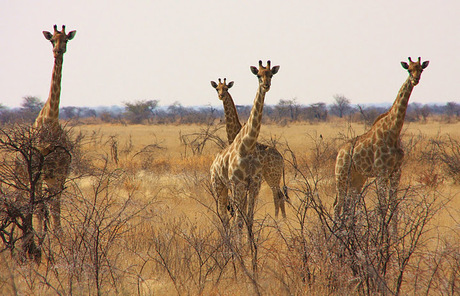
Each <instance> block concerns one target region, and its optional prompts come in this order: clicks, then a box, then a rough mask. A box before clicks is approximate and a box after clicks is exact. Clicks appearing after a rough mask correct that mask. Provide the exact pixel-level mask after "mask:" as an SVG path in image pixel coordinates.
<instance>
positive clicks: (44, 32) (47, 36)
mask: <svg viewBox="0 0 460 296" xmlns="http://www.w3.org/2000/svg"><path fill="white" fill-rule="evenodd" d="M43 36H45V38H46V40H51V38H53V34H51V33H50V32H48V31H43Z"/></svg>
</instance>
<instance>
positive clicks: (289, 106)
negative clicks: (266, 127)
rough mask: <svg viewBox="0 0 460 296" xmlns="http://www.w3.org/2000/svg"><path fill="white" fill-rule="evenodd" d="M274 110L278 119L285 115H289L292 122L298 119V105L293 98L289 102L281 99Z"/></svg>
mask: <svg viewBox="0 0 460 296" xmlns="http://www.w3.org/2000/svg"><path fill="white" fill-rule="evenodd" d="M275 108H276V110H277V111H278V116H279V118H280V119H281V118H282V117H283V115H285V114H289V116H290V119H291V120H292V121H296V120H297V119H298V116H299V109H300V105H299V104H298V103H297V98H293V99H291V100H283V99H281V100H280V101H279V102H278V105H276V107H275Z"/></svg>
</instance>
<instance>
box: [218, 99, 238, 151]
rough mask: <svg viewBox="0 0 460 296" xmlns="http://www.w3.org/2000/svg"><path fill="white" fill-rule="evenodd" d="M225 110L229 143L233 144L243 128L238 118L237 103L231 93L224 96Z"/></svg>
mask: <svg viewBox="0 0 460 296" xmlns="http://www.w3.org/2000/svg"><path fill="white" fill-rule="evenodd" d="M222 102H223V104H224V112H225V128H226V130H227V139H228V143H229V144H232V143H233V140H234V139H235V138H236V136H237V135H238V133H239V132H240V130H241V122H240V119H239V118H238V112H237V111H236V107H235V103H234V102H233V99H232V96H231V95H230V94H229V93H226V95H225V96H224V97H223V98H222Z"/></svg>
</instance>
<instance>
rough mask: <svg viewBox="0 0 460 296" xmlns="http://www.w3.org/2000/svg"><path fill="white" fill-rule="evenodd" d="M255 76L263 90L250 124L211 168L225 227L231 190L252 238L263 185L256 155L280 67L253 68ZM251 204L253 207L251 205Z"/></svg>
mask: <svg viewBox="0 0 460 296" xmlns="http://www.w3.org/2000/svg"><path fill="white" fill-rule="evenodd" d="M250 69H251V72H252V73H253V74H254V75H256V76H257V77H258V79H259V87H258V90H257V94H256V97H255V99H254V105H253V107H252V109H251V113H250V115H249V118H248V120H247V122H246V124H245V125H244V126H243V127H242V128H241V131H240V132H239V133H238V135H237V136H236V137H235V139H234V141H233V142H232V144H231V145H229V146H227V147H226V148H225V149H224V150H222V151H221V152H220V153H218V154H217V156H216V158H215V159H214V161H213V163H212V165H211V188H212V192H213V194H214V196H216V197H217V198H218V212H219V214H220V217H221V219H222V221H223V223H224V225H225V226H228V223H229V217H228V214H227V207H228V205H229V197H228V190H229V189H230V191H231V197H232V199H231V202H232V203H234V204H235V206H236V207H235V208H236V212H235V215H236V217H235V218H236V222H237V225H238V228H240V229H241V228H242V227H243V221H244V219H247V220H246V225H247V228H248V230H249V232H250V234H251V231H252V222H253V215H254V206H255V198H256V197H257V195H258V193H259V190H260V185H261V179H262V178H261V175H262V174H261V169H262V164H261V163H260V160H259V159H258V158H257V157H255V155H254V151H255V147H256V143H257V138H258V136H259V132H260V127H261V121H262V112H263V106H264V100H265V94H266V92H267V91H269V90H270V86H271V79H272V77H273V75H275V74H276V73H277V72H278V70H279V66H275V67H273V68H271V67H270V61H268V62H267V66H266V67H264V66H262V61H259V68H256V67H254V66H251V68H250ZM248 201H249V204H248Z"/></svg>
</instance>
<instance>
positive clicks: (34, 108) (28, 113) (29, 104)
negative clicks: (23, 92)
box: [21, 96, 45, 122]
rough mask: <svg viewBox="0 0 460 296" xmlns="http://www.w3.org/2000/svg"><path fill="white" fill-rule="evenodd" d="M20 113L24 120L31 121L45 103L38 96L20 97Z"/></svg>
mask: <svg viewBox="0 0 460 296" xmlns="http://www.w3.org/2000/svg"><path fill="white" fill-rule="evenodd" d="M22 100H23V101H22V103H21V113H22V114H21V115H22V118H23V119H24V120H25V121H26V122H33V121H34V120H35V118H36V117H37V115H38V112H40V110H41V109H42V108H43V106H44V105H45V104H44V103H43V102H42V101H41V100H40V99H39V98H37V97H33V96H27V97H24V98H23V99H22Z"/></svg>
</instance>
